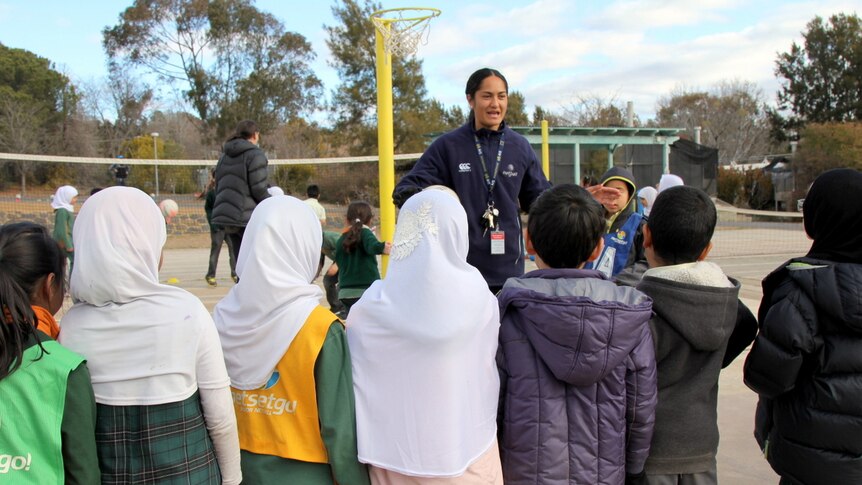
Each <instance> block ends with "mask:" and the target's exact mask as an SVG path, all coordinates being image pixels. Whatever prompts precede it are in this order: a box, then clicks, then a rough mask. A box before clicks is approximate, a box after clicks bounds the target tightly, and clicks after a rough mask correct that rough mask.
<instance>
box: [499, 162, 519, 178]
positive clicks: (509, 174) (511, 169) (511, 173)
mask: <svg viewBox="0 0 862 485" xmlns="http://www.w3.org/2000/svg"><path fill="white" fill-rule="evenodd" d="M502 174H503V175H505V176H506V177H517V176H518V172H516V171H515V166H514V165H512V164H511V163H510V164H509V165H508V166H507V167H506V170H503V172H502Z"/></svg>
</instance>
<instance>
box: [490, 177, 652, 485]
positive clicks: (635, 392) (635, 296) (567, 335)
mask: <svg viewBox="0 0 862 485" xmlns="http://www.w3.org/2000/svg"><path fill="white" fill-rule="evenodd" d="M604 229H605V218H604V213H603V209H602V206H601V205H600V204H599V203H598V202H597V201H596V200H594V199H593V197H592V196H591V195H590V194H589V193H588V192H587V191H586V190H585V189H583V188H582V187H578V186H575V185H572V184H562V185H557V186H555V187H553V188H551V189H549V190H547V191H546V192H545V193H544V194H542V195H541V196H539V198H538V199H536V202H534V203H533V206H532V207H531V208H530V218H529V221H528V225H527V233H526V245H527V250H528V251H529V252H531V253H535V255H536V265H537V266H538V267H539V269H538V270H535V271H531V272H529V273H527V274H525V275H524V276H522V277H520V278H510V279H509V280H508V281H507V282H506V284H505V285H504V286H503V289H502V291H501V292H500V294H499V296H498V299H499V302H500V315H501V327H500V346H499V349H498V352H497V366H498V368H499V371H500V406H499V409H498V426H499V432H498V434H499V437H500V451H501V457H502V462H503V475H504V478H505V482H506V483H511V484H528V483H529V484H564V483H565V484H595V483H623V482H624V481H625V482H626V483H636V481H637V480H638V479H640V478H642V474H643V467H644V462H645V461H646V458H647V454H648V453H649V443H650V439H651V438H652V428H653V418H654V409H655V405H656V380H655V379H656V376H655V355H654V349H653V342H652V337H651V336H650V330H649V326H648V325H647V323H648V321H649V318H650V315H651V307H652V305H651V302H650V299H649V298H648V297H647V296H646V295H644V294H643V293H641V292H639V291H637V290H636V289H634V288H630V287H618V286H616V285H615V284H614V283H613V282H611V281H609V280H607V279H606V277H605V276H604V275H603V274H602V273H600V272H599V271H596V270H585V269H583V267H584V264H585V263H587V262H588V261H592V260H594V259H595V258H596V257H598V255H599V254H600V253H601V251H602V247H603V242H602V233H603V232H604Z"/></svg>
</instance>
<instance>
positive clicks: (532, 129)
mask: <svg viewBox="0 0 862 485" xmlns="http://www.w3.org/2000/svg"><path fill="white" fill-rule="evenodd" d="M510 128H511V129H512V130H514V131H516V132H518V133H520V134H522V135H541V134H542V127H540V126H510ZM684 131H685V128H642V127H638V128H630V127H624V126H602V127H593V126H549V127H548V135H550V136H553V135H563V136H572V135H574V136H600V137H605V136H623V137H632V138H634V137H655V136H679V134H680V133H682V132H684Z"/></svg>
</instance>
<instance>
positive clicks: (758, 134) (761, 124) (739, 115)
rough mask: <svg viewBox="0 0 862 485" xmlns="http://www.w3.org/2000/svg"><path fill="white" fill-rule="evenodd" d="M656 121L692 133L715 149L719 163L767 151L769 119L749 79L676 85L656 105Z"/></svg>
mask: <svg viewBox="0 0 862 485" xmlns="http://www.w3.org/2000/svg"><path fill="white" fill-rule="evenodd" d="M656 122H657V123H658V124H659V125H661V126H676V127H681V128H685V129H686V130H687V131H689V132H690V133H694V128H695V127H697V126H700V127H701V128H702V137H701V142H702V143H703V144H705V145H709V146H712V147H715V148H718V156H719V162H721V163H729V162H731V161H734V160H747V159H749V158H751V157H752V156H761V155H763V154H765V153H768V151H769V148H770V144H769V121H768V116H767V111H766V105H765V101H764V97H763V92H762V91H761V90H760V88H758V87H757V85H756V84H754V83H752V82H749V81H739V80H733V81H721V82H719V83H718V84H716V85H714V86H712V87H711V88H710V89H709V90H689V89H687V88H676V89H675V90H674V91H673V92H671V94H670V95H668V96H667V97H663V98H661V99H660V100H659V101H658V104H657V106H656Z"/></svg>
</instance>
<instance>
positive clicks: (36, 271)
mask: <svg viewBox="0 0 862 485" xmlns="http://www.w3.org/2000/svg"><path fill="white" fill-rule="evenodd" d="M65 269H66V257H65V254H63V252H62V250H61V249H60V246H58V245H57V242H56V241H54V239H52V238H51V234H50V233H48V230H47V229H45V227H43V226H40V225H39V224H34V223H32V222H17V223H13V224H6V225H4V226H0V311H2V315H3V316H2V318H3V320H4V322H2V323H0V380H2V379H5V378H6V377H7V376H9V375H10V374H12V373H13V372H15V371H16V370H17V369H18V367H20V366H21V359H22V356H23V354H24V345H25V344H26V343H27V340H28V339H29V338H30V337H31V336H34V335H35V333H36V316H35V314H34V313H33V309H32V308H31V307H30V296H31V295H32V294H33V293H34V292H35V290H36V289H37V287H38V285H39V282H40V281H42V278H44V277H46V276H48V275H50V274H53V275H54V278H55V280H56V281H58V285H59V288H57V291H61V292H62V291H65V288H64V286H65V285H64V284H63V275H64V274H65ZM40 347H41V345H40ZM43 350H44V349H43Z"/></svg>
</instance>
